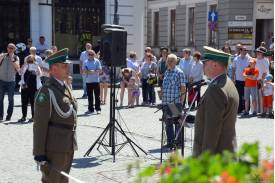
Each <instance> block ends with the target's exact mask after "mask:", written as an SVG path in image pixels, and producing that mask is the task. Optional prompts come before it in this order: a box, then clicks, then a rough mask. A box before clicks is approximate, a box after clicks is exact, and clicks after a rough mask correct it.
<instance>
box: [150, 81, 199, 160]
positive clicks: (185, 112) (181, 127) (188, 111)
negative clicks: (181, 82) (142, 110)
mask: <svg viewBox="0 0 275 183" xmlns="http://www.w3.org/2000/svg"><path fill="white" fill-rule="evenodd" d="M203 85H204V84H203ZM193 86H195V87H201V86H202V85H201V83H198V84H192V85H191V87H193ZM189 87H190V86H189ZM189 87H188V88H189ZM187 91H188V90H186V91H185V92H183V93H181V95H180V96H178V97H176V98H174V100H172V102H171V104H173V103H175V101H176V100H177V99H179V98H180V97H182V96H183V95H185V94H186V93H187ZM195 91H196V93H195V96H194V98H193V100H192V102H191V104H190V107H189V108H186V109H185V108H184V107H185V106H183V112H182V113H181V116H183V119H182V120H181V125H180V128H179V129H178V132H177V133H176V137H175V139H174V140H173V142H174V143H173V146H174V148H173V149H174V150H176V149H177V145H176V141H177V140H178V138H179V136H180V133H181V155H182V157H184V129H183V127H184V125H185V121H186V118H187V116H188V115H189V113H190V111H191V106H193V104H194V102H195V100H196V98H197V95H198V91H197V90H195ZM167 105H168V104H165V105H161V107H160V108H159V109H158V110H157V111H155V112H154V113H157V112H158V111H160V110H162V111H163V109H164V106H167ZM160 121H161V123H162V125H161V149H160V163H162V154H163V136H164V122H165V119H164V112H163V113H162V118H161V119H160ZM179 121H180V119H179Z"/></svg>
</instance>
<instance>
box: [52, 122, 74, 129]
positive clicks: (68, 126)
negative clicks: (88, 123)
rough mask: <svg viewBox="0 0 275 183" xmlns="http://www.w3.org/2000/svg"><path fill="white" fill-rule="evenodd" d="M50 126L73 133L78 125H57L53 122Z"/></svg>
mask: <svg viewBox="0 0 275 183" xmlns="http://www.w3.org/2000/svg"><path fill="white" fill-rule="evenodd" d="M49 126H53V127H55V128H65V129H68V130H72V131H75V129H76V125H67V124H62V123H55V122H52V121H50V122H49Z"/></svg>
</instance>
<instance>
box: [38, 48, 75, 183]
mask: <svg viewBox="0 0 275 183" xmlns="http://www.w3.org/2000/svg"><path fill="white" fill-rule="evenodd" d="M67 56H68V49H63V50H60V51H59V52H57V53H55V54H53V55H51V56H50V57H48V58H47V59H46V61H47V62H48V63H49V66H50V75H51V76H50V79H49V80H47V82H46V83H45V84H44V85H43V87H42V88H41V89H40V90H39V91H38V92H37V95H36V97H35V104H34V105H35V106H34V124H33V155H34V160H35V161H36V162H37V163H38V166H40V169H41V172H42V182H50V183H55V182H56V183H63V182H68V179H67V178H66V177H65V176H63V175H61V174H60V173H59V172H58V171H64V172H66V173H69V172H70V169H71V164H72V160H73V156H74V150H76V149H77V142H76V133H75V129H76V120H77V115H76V112H77V102H76V99H75V98H74V97H73V95H72V91H71V90H70V88H69V87H68V86H67V85H66V84H65V81H66V80H67V78H68V76H69V64H68V63H69V62H68V61H66V58H67Z"/></svg>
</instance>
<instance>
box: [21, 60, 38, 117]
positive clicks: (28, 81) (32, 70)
mask: <svg viewBox="0 0 275 183" xmlns="http://www.w3.org/2000/svg"><path fill="white" fill-rule="evenodd" d="M19 73H20V75H21V81H20V82H19V84H20V86H21V103H22V104H21V107H22V118H21V119H19V120H18V122H25V121H26V117H27V110H28V103H29V102H30V104H31V111H32V118H31V119H30V120H29V122H33V116H34V96H35V92H36V91H37V90H38V89H39V88H40V87H41V86H42V84H41V80H40V75H41V69H40V67H39V66H38V63H37V62H36V60H35V56H33V55H29V56H28V57H27V58H26V63H24V65H23V66H22V67H21V69H20V71H19Z"/></svg>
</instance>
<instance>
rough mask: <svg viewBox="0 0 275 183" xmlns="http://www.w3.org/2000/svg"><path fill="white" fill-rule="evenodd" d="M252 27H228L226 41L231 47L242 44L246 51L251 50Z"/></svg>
mask: <svg viewBox="0 0 275 183" xmlns="http://www.w3.org/2000/svg"><path fill="white" fill-rule="evenodd" d="M252 36H253V27H229V28H228V40H230V43H231V44H232V45H235V44H237V43H242V44H243V45H245V46H246V47H247V49H248V50H251V48H252Z"/></svg>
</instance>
